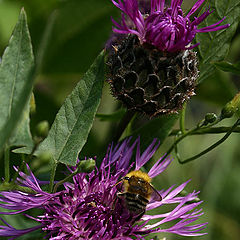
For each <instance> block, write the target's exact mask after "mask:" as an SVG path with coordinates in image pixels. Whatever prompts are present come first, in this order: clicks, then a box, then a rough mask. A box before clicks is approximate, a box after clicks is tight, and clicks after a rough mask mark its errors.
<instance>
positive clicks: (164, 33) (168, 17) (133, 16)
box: [111, 0, 230, 52]
mask: <svg viewBox="0 0 240 240" xmlns="http://www.w3.org/2000/svg"><path fill="white" fill-rule="evenodd" d="M111 1H112V2H113V4H114V5H115V6H116V7H118V8H119V9H120V10H121V11H122V21H121V24H119V23H117V22H116V21H114V20H113V19H112V21H113V23H114V24H115V26H116V27H115V28H113V31H114V32H116V33H121V34H134V35H137V36H138V38H139V40H140V43H141V44H144V43H148V44H150V45H152V46H155V47H156V48H158V49H159V50H161V51H168V52H175V51H179V50H184V49H191V48H194V47H196V46H197V45H199V43H197V44H194V45H192V46H189V44H190V43H191V42H192V40H193V39H194V37H195V35H196V33H204V32H212V31H218V30H222V29H225V28H227V27H229V26H230V25H229V24H225V25H222V26H218V25H220V24H221V23H222V22H223V21H224V19H225V17H224V18H223V19H221V20H220V21H219V22H217V23H215V24H212V25H210V26H207V27H203V28H199V29H198V28H197V26H198V25H199V24H200V23H201V22H203V21H204V20H205V19H206V18H207V17H208V16H209V15H210V14H211V13H212V12H213V10H212V11H210V8H208V9H207V10H206V12H204V13H203V14H202V15H201V16H199V17H194V20H193V21H191V20H190V17H191V16H192V15H193V14H194V13H195V12H196V11H197V10H198V9H199V7H200V6H201V5H202V4H203V3H204V2H205V0H198V1H197V2H196V3H195V4H194V5H193V7H192V9H191V10H190V11H189V12H188V13H187V14H186V15H185V16H184V14H183V11H182V9H181V4H182V2H183V1H182V0H171V5H170V7H166V6H165V0H151V3H149V5H150V4H151V8H150V12H148V13H146V12H141V11H140V10H139V4H138V0H118V1H114V0H111ZM149 2H150V1H149ZM145 5H146V3H145ZM126 17H127V19H126Z"/></svg>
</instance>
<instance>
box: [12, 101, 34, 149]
mask: <svg viewBox="0 0 240 240" xmlns="http://www.w3.org/2000/svg"><path fill="white" fill-rule="evenodd" d="M29 112H30V106H29V103H28V104H27V106H26V107H25V109H24V111H23V113H22V116H21V119H20V120H19V122H18V125H17V128H16V129H15V131H14V132H13V134H12V135H11V137H10V139H9V142H8V144H9V145H10V146H28V147H30V148H32V147H33V145H34V143H33V139H32V135H31V132H30V127H29V126H30V119H29V114H30V113H29Z"/></svg>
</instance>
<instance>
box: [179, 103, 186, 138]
mask: <svg viewBox="0 0 240 240" xmlns="http://www.w3.org/2000/svg"><path fill="white" fill-rule="evenodd" d="M186 106H187V104H186V102H185V103H184V104H183V108H182V111H181V113H180V118H179V125H180V130H181V132H182V134H184V133H186V130H185V114H186Z"/></svg>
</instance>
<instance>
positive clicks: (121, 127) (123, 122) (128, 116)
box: [113, 111, 135, 142]
mask: <svg viewBox="0 0 240 240" xmlns="http://www.w3.org/2000/svg"><path fill="white" fill-rule="evenodd" d="M134 114H135V113H134V112H133V111H127V112H126V114H125V115H124V117H123V118H122V119H121V121H120V123H119V125H118V128H117V132H116V134H115V136H114V138H113V141H114V142H117V141H118V140H119V138H120V137H121V136H122V134H123V132H124V130H125V129H126V127H127V125H128V124H129V122H130V121H131V119H132V117H133V116H134Z"/></svg>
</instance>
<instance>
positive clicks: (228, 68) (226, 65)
mask: <svg viewBox="0 0 240 240" xmlns="http://www.w3.org/2000/svg"><path fill="white" fill-rule="evenodd" d="M214 65H215V66H216V67H217V68H218V69H220V70H222V71H224V72H231V73H234V74H237V75H240V62H238V63H236V64H232V63H230V62H224V61H223V62H215V63H214Z"/></svg>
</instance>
